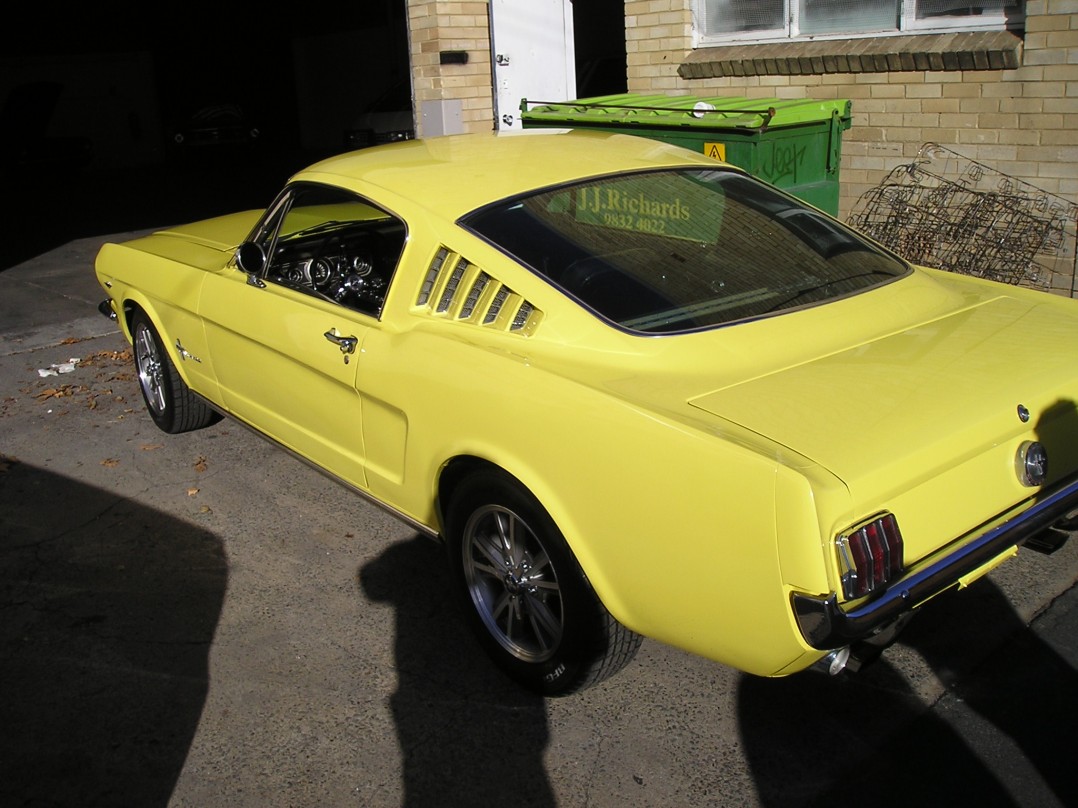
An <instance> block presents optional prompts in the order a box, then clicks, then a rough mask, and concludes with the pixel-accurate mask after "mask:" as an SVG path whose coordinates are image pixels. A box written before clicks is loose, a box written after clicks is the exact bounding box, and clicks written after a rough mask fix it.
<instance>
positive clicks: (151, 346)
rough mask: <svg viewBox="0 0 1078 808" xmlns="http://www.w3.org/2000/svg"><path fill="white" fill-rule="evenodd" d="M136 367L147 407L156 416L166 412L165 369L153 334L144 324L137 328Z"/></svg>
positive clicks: (135, 341)
mask: <svg viewBox="0 0 1078 808" xmlns="http://www.w3.org/2000/svg"><path fill="white" fill-rule="evenodd" d="M134 343H135V367H136V368H137V369H138V381H139V384H140V385H142V392H143V395H144V397H145V399H146V405H147V406H148V407H149V408H150V410H152V411H153V412H154V413H155V414H156V415H161V414H163V413H164V412H165V407H166V406H167V403H166V401H165V368H164V363H163V362H162V361H161V353H160V352H159V351H158V349H157V341H156V340H155V339H154V336H153V332H151V331H150V329H149V328H148V327H147V326H146V325H145V324H144V323H139V324H138V325H137V326H136V327H135V339H134Z"/></svg>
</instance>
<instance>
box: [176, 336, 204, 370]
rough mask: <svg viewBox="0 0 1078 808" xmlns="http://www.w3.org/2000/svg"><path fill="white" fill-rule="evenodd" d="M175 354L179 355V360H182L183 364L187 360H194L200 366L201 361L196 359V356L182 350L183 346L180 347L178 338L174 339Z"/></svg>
mask: <svg viewBox="0 0 1078 808" xmlns="http://www.w3.org/2000/svg"><path fill="white" fill-rule="evenodd" d="M176 352H177V353H179V355H180V359H182V360H184V361H185V362H186V361H187V360H188V359H191V360H194V361H195V362H198V363H199V364H200V365H201V364H202V360H201V359H199V358H198V357H197V356H195V355H194V354H193V353H188V351H187V349H186V348H184V347H183V346H182V345H181V344H180V340H179V339H178V338H177V339H176Z"/></svg>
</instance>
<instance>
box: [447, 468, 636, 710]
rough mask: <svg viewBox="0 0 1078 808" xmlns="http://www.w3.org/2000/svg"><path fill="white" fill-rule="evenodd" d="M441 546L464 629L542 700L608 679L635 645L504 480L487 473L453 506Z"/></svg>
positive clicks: (553, 532)
mask: <svg viewBox="0 0 1078 808" xmlns="http://www.w3.org/2000/svg"><path fill="white" fill-rule="evenodd" d="M447 527H448V537H447V538H448V541H447V544H448V547H449V554H450V565H451V567H452V570H453V574H454V578H455V582H456V584H457V589H458V593H459V595H460V599H461V601H462V604H463V606H464V608H465V611H466V614H467V617H468V620H469V623H470V624H471V626H472V628H473V630H474V631H475V633H476V635H477V637H478V638H479V641H480V642H481V643H482V645H483V646H484V648H485V649H486V651H487V653H488V654H489V655H490V656H491V657H492V658H493V659H494V661H495V662H496V663H497V664H498V665H499V666H500V667H501V668H502V669H503V670H504V671H505V672H506V673H508V674H509V675H510V676H511V677H512V678H513V679H515V680H516V681H518V682H519V683H521V684H523V685H524V686H525V687H528V688H529V689H531V690H535V691H538V692H540V693H543V694H544V695H551V696H554V695H565V694H568V693H572V692H574V691H577V690H581V689H583V688H585V687H589V686H591V685H593V684H596V683H598V682H600V681H602V680H603V679H606V678H608V677H609V676H612V675H613V674H614V673H616V672H618V671H619V670H621V669H622V668H623V667H625V665H627V664H628V663H629V662H630V661H631V660H632V658H633V657H634V656H635V655H636V652H637V649H638V648H639V647H640V643H641V640H642V638H641V637H640V635H638V634H636V633H634V632H632V631H630V630H629V629H627V628H625V627H624V626H622V625H621V624H620V623H618V622H617V621H616V620H615V619H614V618H613V616H611V614H610V613H609V612H608V611H607V610H606V608H605V607H604V606H603V605H602V603H601V602H600V601H599V599H598V598H597V597H596V595H595V593H594V592H593V591H592V589H591V587H590V586H589V584H588V583H587V581H586V579H585V577H584V574H583V572H582V571H581V570H580V568H579V566H578V564H577V562H576V559H575V558H574V557H573V555H572V552H571V551H570V549H569V546H568V545H567V544H566V542H565V539H564V538H563V537H562V535H561V532H560V531H559V530H558V528H557V526H556V525H555V524H554V522H553V520H552V519H551V518H550V516H549V515H548V514H547V513H546V511H545V510H544V509H543V507H542V506H541V505H540V504H539V502H538V501H536V499H535V498H534V497H533V496H532V495H531V494H530V493H529V492H527V491H526V490H525V489H524V488H523V487H522V486H520V485H519V484H518V483H517V482H516V481H515V480H513V479H512V478H510V477H509V476H508V475H506V474H503V473H501V472H497V471H484V472H481V473H478V474H475V475H473V476H472V477H470V478H469V479H468V480H466V481H465V482H464V483H463V484H462V485H461V487H460V489H459V490H458V491H457V492H456V494H455V495H454V497H453V501H452V502H451V503H450V510H449V519H448V525H447Z"/></svg>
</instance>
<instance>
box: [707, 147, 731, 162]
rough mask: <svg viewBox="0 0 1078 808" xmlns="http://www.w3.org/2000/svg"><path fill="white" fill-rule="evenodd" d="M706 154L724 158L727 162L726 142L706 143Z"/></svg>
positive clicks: (715, 157)
mask: <svg viewBox="0 0 1078 808" xmlns="http://www.w3.org/2000/svg"><path fill="white" fill-rule="evenodd" d="M704 154H706V155H707V156H708V157H713V158H714V159H716V160H722V161H723V162H726V144H725V143H705V144H704Z"/></svg>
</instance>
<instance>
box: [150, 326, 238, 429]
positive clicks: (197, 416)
mask: <svg viewBox="0 0 1078 808" xmlns="http://www.w3.org/2000/svg"><path fill="white" fill-rule="evenodd" d="M131 348H132V352H133V353H134V355H135V372H136V374H137V375H138V382H139V389H140V390H141V391H142V400H143V401H145V402H146V409H147V410H148V411H149V413H150V417H151V418H152V419H153V422H154V423H155V424H157V426H158V427H159V428H160V429H161V430H163V431H165V432H168V433H170V434H173V435H175V434H178V433H180V432H190V431H191V430H194V429H201V428H202V427H204V426H209V425H210V424H212V423H214V422H215V421H218V420H220V417H221V416H220V415H219V414H218V413H217V412H216V411H215V410H214V409H213V408H212V407H210V406H209V405H208V404H206V402H205V401H203V400H202V399H201V398H199V397H198V396H196V395H195V394H194V393H192V392H191V388H189V387H188V386H187V384H186V383H185V382H184V380H183V379H182V378H180V374H179V372H178V371H177V370H176V365H175V364H174V363H173V361H172V358H171V357H170V356H169V355H168V351H167V350H166V349H165V346H164V344H163V343H162V342H161V337H160V336H158V334H157V329H155V328H154V327H153V323H151V322H150V319H149V318H148V317H147V316H146V315H145V313H143V312H141V311H140V312H136V314H135V315H134V317H132V318H131Z"/></svg>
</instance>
